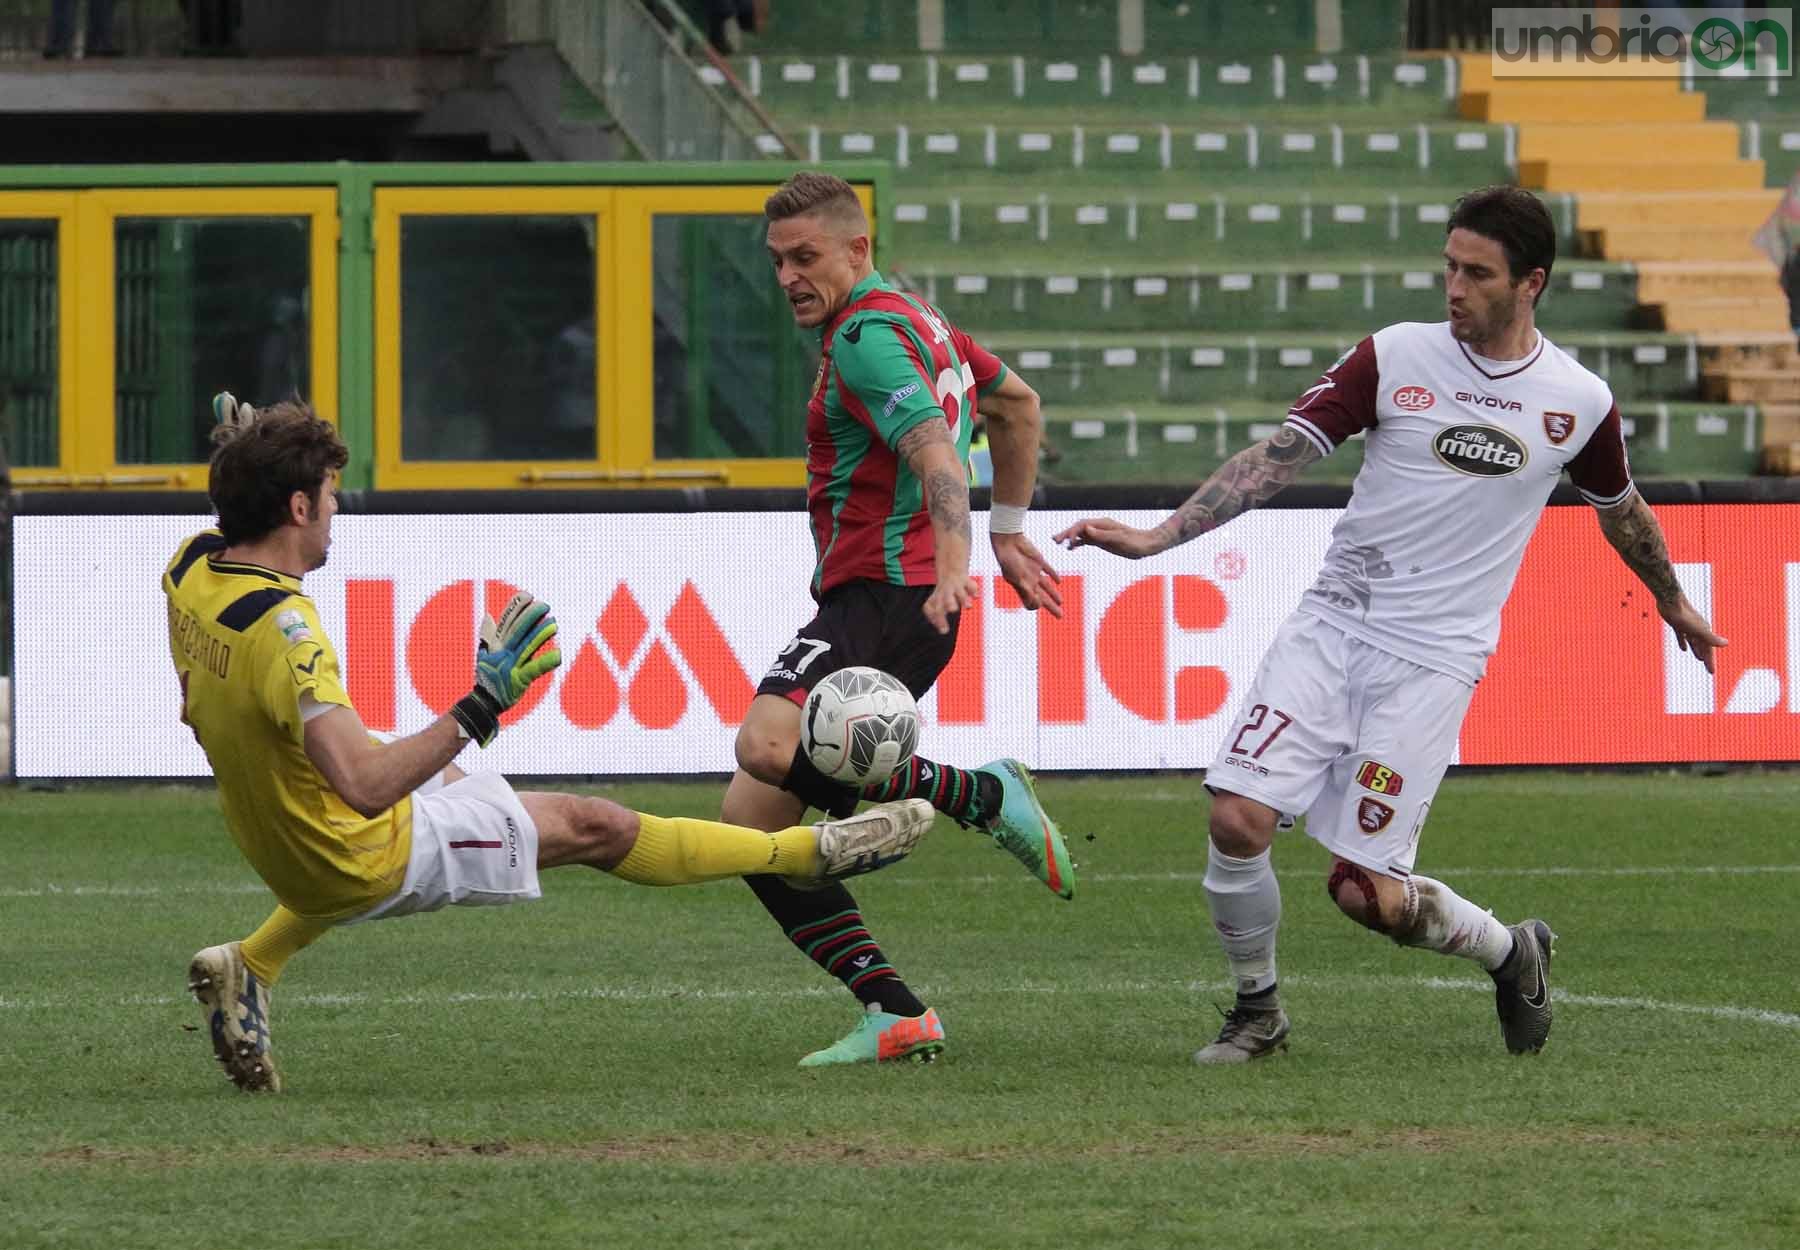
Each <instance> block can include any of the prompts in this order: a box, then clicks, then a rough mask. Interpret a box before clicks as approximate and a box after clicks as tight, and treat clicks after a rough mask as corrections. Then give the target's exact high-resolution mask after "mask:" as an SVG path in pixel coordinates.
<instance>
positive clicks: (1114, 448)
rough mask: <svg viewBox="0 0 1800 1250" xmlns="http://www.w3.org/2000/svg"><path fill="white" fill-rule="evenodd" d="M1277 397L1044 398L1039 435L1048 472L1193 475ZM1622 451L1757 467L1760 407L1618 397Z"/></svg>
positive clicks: (1253, 427) (1327, 475) (1274, 418)
mask: <svg viewBox="0 0 1800 1250" xmlns="http://www.w3.org/2000/svg"><path fill="white" fill-rule="evenodd" d="M1285 412H1286V407H1285V405H1280V404H1258V403H1255V402H1253V401H1235V402H1230V403H1221V404H1215V405H1210V406H1209V405H1192V406H1186V405H1183V406H1170V405H1164V404H1135V405H1130V404H1113V403H1063V402H1050V401H1048V400H1047V401H1046V403H1045V405H1044V428H1045V437H1046V439H1047V440H1048V441H1049V442H1050V443H1051V444H1052V445H1053V446H1054V447H1055V448H1056V451H1057V457H1056V459H1055V460H1054V461H1053V462H1051V463H1050V464H1048V465H1047V466H1046V467H1045V469H1044V472H1043V474H1042V476H1043V478H1044V479H1046V480H1049V481H1058V482H1088V481H1103V482H1116V481H1134V480H1135V481H1158V482H1166V481H1191V482H1200V481H1203V480H1205V478H1206V477H1207V476H1208V475H1209V474H1211V473H1212V471H1213V470H1214V469H1216V468H1218V466H1219V465H1220V464H1222V463H1224V462H1225V461H1226V460H1227V459H1229V458H1230V457H1232V456H1234V455H1236V454H1237V453H1238V452H1240V451H1242V450H1244V448H1246V447H1249V446H1251V445H1252V444H1253V443H1256V442H1259V441H1261V440H1262V439H1265V438H1267V437H1269V435H1271V434H1273V433H1274V432H1275V430H1276V429H1278V428H1279V427H1280V424H1281V421H1282V418H1283V416H1284V414H1285ZM1620 416H1621V419H1622V421H1623V425H1624V430H1625V443H1626V452H1627V455H1628V456H1629V457H1630V461H1631V466H1632V471H1633V473H1634V474H1637V475H1638V476H1641V477H1649V476H1657V475H1680V476H1697V477H1746V476H1749V475H1751V474H1753V473H1755V472H1756V464H1757V445H1758V444H1757V440H1758V438H1759V431H1760V427H1761V420H1762V416H1761V412H1760V410H1759V409H1758V408H1756V407H1755V406H1754V405H1742V406H1724V405H1718V404H1701V403H1667V402H1665V403H1642V402H1640V403H1635V404H1629V405H1627V404H1624V403H1621V405H1620ZM1362 455H1363V441H1362V439H1361V438H1352V439H1350V440H1348V441H1347V442H1345V444H1344V445H1343V446H1341V447H1339V448H1338V449H1337V450H1336V451H1334V452H1333V453H1332V454H1331V455H1329V456H1327V457H1325V459H1323V460H1321V461H1319V462H1318V463H1317V464H1314V465H1311V466H1309V467H1308V468H1307V469H1306V472H1305V474H1304V475H1303V476H1302V478H1301V481H1303V482H1340V483H1343V482H1348V481H1350V480H1351V479H1352V478H1354V477H1355V476H1356V471H1357V470H1358V469H1359V468H1361V467H1362Z"/></svg>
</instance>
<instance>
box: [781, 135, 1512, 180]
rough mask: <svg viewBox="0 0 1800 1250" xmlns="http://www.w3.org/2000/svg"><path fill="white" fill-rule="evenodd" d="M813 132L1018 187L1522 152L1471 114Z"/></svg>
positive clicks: (1421, 167)
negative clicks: (1385, 122)
mask: <svg viewBox="0 0 1800 1250" xmlns="http://www.w3.org/2000/svg"><path fill="white" fill-rule="evenodd" d="M804 141H805V147H806V150H807V153H808V158H809V159H811V160H815V161H822V160H839V159H857V158H862V159H867V158H870V157H875V158H879V159H885V160H891V161H893V162H894V163H895V165H897V166H898V167H899V168H900V169H902V170H904V171H906V175H907V178H908V181H909V183H911V184H912V185H915V186H916V185H921V184H923V183H926V182H930V181H932V180H949V181H952V182H956V183H958V184H959V185H964V186H967V185H971V184H970V183H969V182H968V176H969V175H972V174H973V175H986V176H993V177H995V178H1000V179H1004V180H1005V182H1006V185H1009V186H1012V185H1017V177H1018V176H1022V175H1038V176H1043V175H1046V174H1051V173H1056V172H1067V173H1069V174H1072V175H1076V176H1078V177H1080V178H1083V179H1087V180H1091V181H1095V182H1100V183H1105V184H1110V185H1116V180H1117V178H1118V177H1119V176H1120V175H1131V176H1133V177H1134V178H1136V177H1139V176H1142V177H1153V178H1159V179H1162V180H1163V181H1165V182H1179V183H1183V184H1186V185H1200V184H1204V183H1207V182H1214V181H1216V182H1217V184H1219V185H1232V184H1235V183H1240V182H1242V180H1244V179H1245V178H1255V179H1256V181H1257V182H1258V183H1259V184H1261V185H1270V186H1274V185H1294V184H1313V183H1317V182H1318V180H1320V179H1322V178H1324V179H1329V180H1330V182H1331V185H1332V186H1333V187H1334V188H1344V189H1348V188H1352V187H1361V188H1377V187H1378V188H1382V189H1392V188H1394V187H1418V186H1429V185H1438V186H1442V185H1445V184H1446V183H1448V184H1450V185H1460V186H1479V185H1482V184H1484V183H1491V182H1502V181H1505V180H1506V179H1507V177H1508V175H1509V169H1510V165H1511V163H1512V158H1513V155H1514V151H1515V144H1514V137H1513V129H1512V128H1511V127H1509V126H1502V125H1494V126H1489V125H1478V124H1473V123H1461V124H1458V123H1438V124H1431V125H1428V124H1425V123H1419V124H1417V125H1411V126H1402V127H1393V128H1389V127H1382V126H1372V127H1371V126H1355V127H1351V126H1340V125H1337V124H1326V125H1322V126H1258V125H1256V124H1255V123H1245V124H1242V125H1239V124H1235V123H1222V124H1218V125H1206V124H1204V123H1202V124H1198V125H1196V124H1184V125H1166V124H1150V125H1138V126H1079V125H1077V126H1064V125H1044V126H1015V125H1007V126H996V125H985V126H984V125H954V126H948V125H947V126H938V125H925V126H919V127H914V126H912V125H906V124H902V125H884V126H878V127H869V128H866V129H864V128H860V127H854V126H830V127H823V126H811V127H808V128H807V130H806V132H805V140H804Z"/></svg>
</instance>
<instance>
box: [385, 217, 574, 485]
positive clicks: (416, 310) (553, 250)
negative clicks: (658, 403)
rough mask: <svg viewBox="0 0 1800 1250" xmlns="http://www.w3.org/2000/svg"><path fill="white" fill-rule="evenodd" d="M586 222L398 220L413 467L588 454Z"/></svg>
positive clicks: (405, 446) (403, 424) (405, 404)
mask: <svg viewBox="0 0 1800 1250" xmlns="http://www.w3.org/2000/svg"><path fill="white" fill-rule="evenodd" d="M598 263H599V262H598V260H597V258H596V256H595V252H594V218H593V217H592V216H591V215H584V216H553V215H543V216H518V217H508V216H468V217H457V216H435V215H434V216H423V215H416V216H408V217H405V218H403V219H402V220H401V223H400V409H401V412H400V447H401V455H402V457H403V458H405V459H407V460H593V459H595V458H596V457H597V456H598V455H599V417H598V409H597V406H596V403H595V396H594V377H595V356H594V327H595V324H596V309H595V299H596V295H595V291H596V276H597V272H598V270H597V265H598Z"/></svg>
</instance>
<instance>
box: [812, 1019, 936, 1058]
mask: <svg viewBox="0 0 1800 1250" xmlns="http://www.w3.org/2000/svg"><path fill="white" fill-rule="evenodd" d="M943 1049H944V1024H943V1021H941V1020H939V1019H938V1013H937V1012H936V1011H935V1010H933V1009H932V1008H930V1007H927V1008H926V1009H925V1014H924V1015H922V1016H897V1015H895V1014H894V1013H893V1012H891V1011H883V1010H881V1008H880V1007H879V1006H877V1005H876V1004H874V1003H870V1004H869V1008H868V1010H867V1011H866V1012H864V1013H863V1018H862V1019H861V1020H858V1021H857V1022H856V1027H855V1028H854V1029H851V1030H850V1032H848V1033H846V1034H845V1035H844V1036H843V1037H841V1038H839V1039H838V1040H837V1041H835V1042H833V1043H832V1044H831V1045H829V1046H827V1047H826V1048H825V1049H824V1050H815V1051H813V1053H812V1054H810V1055H808V1056H806V1058H804V1059H802V1060H801V1061H800V1066H801V1067H803V1068H828V1067H832V1066H834V1065H837V1064H843V1063H887V1062H889V1061H890V1060H896V1059H910V1060H912V1061H913V1062H915V1063H930V1062H931V1061H932V1060H934V1059H936V1058H937V1057H938V1052H940V1051H942V1050H943Z"/></svg>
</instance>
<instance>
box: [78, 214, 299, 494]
mask: <svg viewBox="0 0 1800 1250" xmlns="http://www.w3.org/2000/svg"><path fill="white" fill-rule="evenodd" d="M311 231H312V226H311V222H310V221H309V220H308V219H307V218H305V217H121V218H119V219H118V221H117V223H116V224H115V229H114V244H115V248H116V251H115V253H114V262H115V263H114V276H113V291H114V297H115V307H114V324H115V330H116V335H117V337H116V342H115V348H114V350H115V363H116V369H117V372H116V374H115V378H114V385H115V389H116V392H117V413H118V421H117V426H116V433H115V444H116V445H115V452H116V455H117V460H118V463H120V464H194V463H199V462H203V461H205V460H206V459H207V458H208V456H209V454H210V450H211V442H210V438H211V433H212V406H211V404H210V402H209V401H210V400H211V398H212V395H213V393H214V392H215V391H221V390H229V391H232V392H234V393H236V394H237V396H238V397H239V398H240V399H246V400H249V401H251V402H253V403H258V404H269V403H274V402H276V401H278V400H282V399H287V398H290V397H292V396H293V395H296V394H298V395H301V396H305V397H307V398H311V384H312V363H311V360H310V352H309V348H310V345H311V341H312V279H311V272H312V271H311V256H310V253H311V237H310V236H311Z"/></svg>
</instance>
